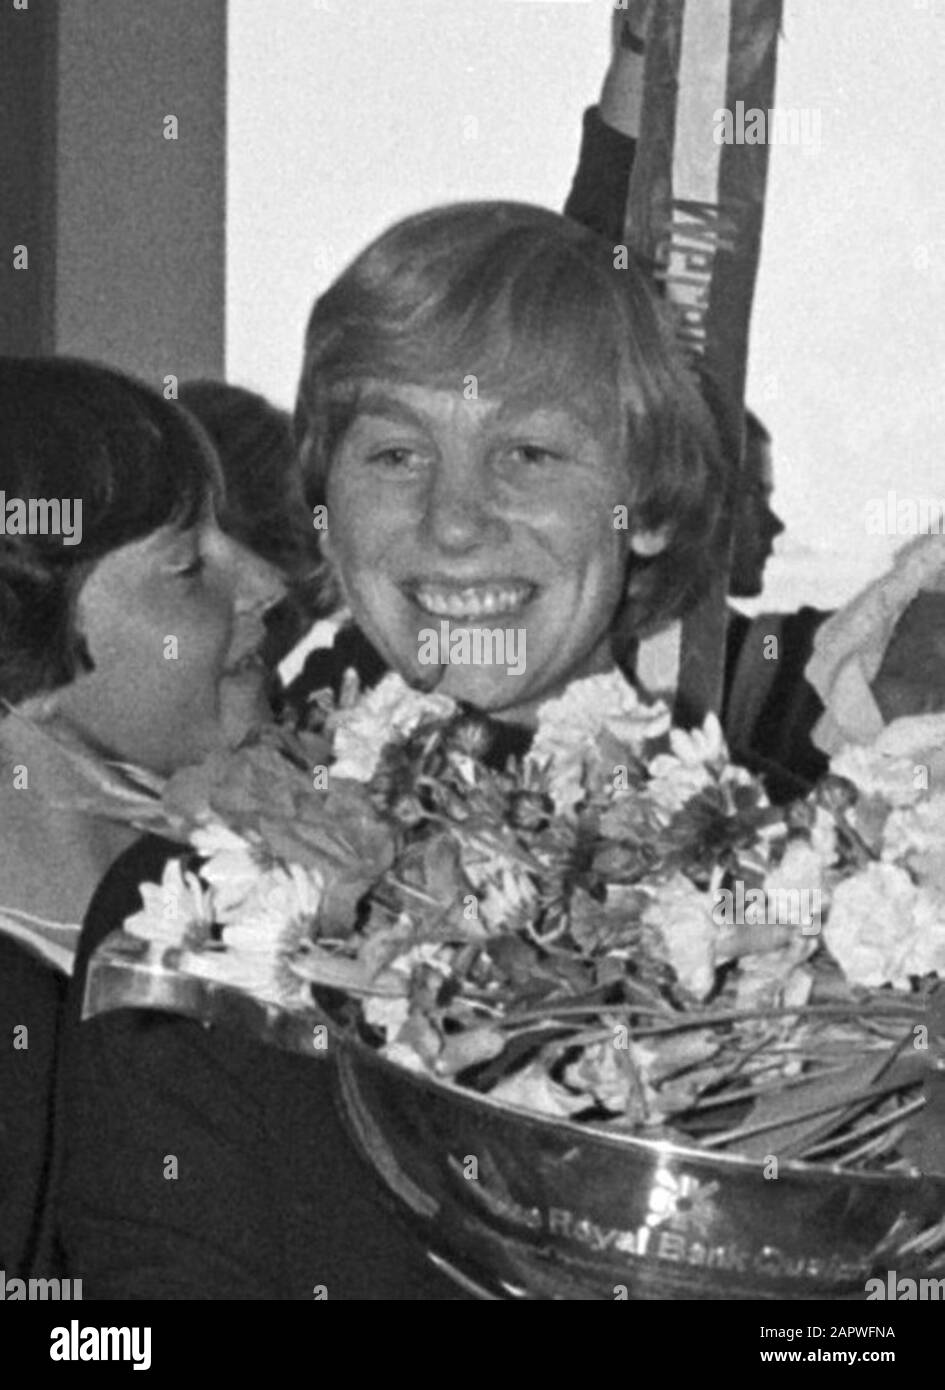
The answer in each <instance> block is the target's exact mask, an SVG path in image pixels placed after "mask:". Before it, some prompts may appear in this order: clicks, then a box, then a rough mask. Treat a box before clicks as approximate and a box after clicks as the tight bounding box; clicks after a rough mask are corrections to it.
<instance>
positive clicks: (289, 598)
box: [178, 380, 317, 671]
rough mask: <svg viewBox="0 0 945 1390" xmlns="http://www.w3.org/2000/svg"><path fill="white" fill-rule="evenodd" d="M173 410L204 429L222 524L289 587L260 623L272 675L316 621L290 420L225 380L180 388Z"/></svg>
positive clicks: (310, 550) (308, 535) (310, 544)
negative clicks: (213, 459) (219, 473)
mask: <svg viewBox="0 0 945 1390" xmlns="http://www.w3.org/2000/svg"><path fill="white" fill-rule="evenodd" d="M178 404H179V405H182V406H183V407H184V408H185V409H186V410H187V411H188V412H189V413H190V414H191V415H192V416H193V417H194V418H195V419H196V420H197V421H198V423H199V424H200V425H201V426H202V427H203V429H204V430H205V432H206V433H207V435H208V436H209V438H210V442H211V443H212V444H213V447H214V449H215V450H216V453H217V457H218V458H219V460H220V464H221V466H222V469H223V476H224V481H225V485H226V501H225V504H224V510H223V513H222V515H221V516H220V518H219V520H220V525H221V527H222V528H223V530H224V531H226V532H228V534H229V535H231V536H233V537H234V539H236V540H237V541H239V542H240V543H241V544H242V545H245V546H246V547H247V549H248V550H252V551H253V552H254V553H255V554H256V555H259V556H260V557H261V558H262V559H264V560H266V561H267V562H268V563H269V564H272V565H275V566H276V567H277V568H278V569H279V570H281V572H282V574H283V575H284V577H285V579H286V582H287V584H288V586H289V589H288V593H287V594H286V597H285V599H284V600H283V601H282V603H280V604H279V605H278V606H277V607H276V608H274V609H273V610H272V611H271V612H270V613H269V615H268V616H267V619H266V640H265V643H264V645H263V648H262V659H263V661H264V662H265V664H266V667H267V668H268V669H269V670H270V671H272V670H274V669H275V667H276V666H277V665H278V663H279V662H280V661H281V660H282V658H283V657H284V656H285V654H286V653H287V652H288V651H290V650H291V649H292V647H294V646H295V644H296V643H297V642H298V640H299V638H300V637H301V636H302V635H303V633H304V632H305V631H306V630H307V628H308V627H309V626H310V625H311V623H312V622H313V621H314V620H315V617H316V616H317V613H316V602H315V597H314V595H313V593H312V589H311V584H310V580H311V575H312V573H313V571H314V565H315V560H316V558H317V551H316V547H315V544H314V538H313V533H312V529H311V526H310V524H309V513H308V512H307V511H306V507H305V498H304V496H303V494H302V483H301V476H300V473H299V467H298V457H297V454H296V449H295V443H294V440H293V438H292V419H291V416H290V415H289V414H288V412H287V411H284V410H279V409H278V407H276V406H274V405H272V403H271V402H270V401H267V400H266V398H265V397H264V396H260V395H258V394H257V393H256V392H255V391H247V390H246V389H245V388H244V387H242V386H231V385H229V384H228V383H227V382H224V381H209V380H196V381H188V382H185V383H184V384H183V385H182V386H181V388H180V393H179V398H178Z"/></svg>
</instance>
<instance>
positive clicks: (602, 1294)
mask: <svg viewBox="0 0 945 1390" xmlns="http://www.w3.org/2000/svg"><path fill="white" fill-rule="evenodd" d="M332 1050H333V1052H334V1054H335V1059H336V1062H337V1064H338V1065H337V1079H338V1093H339V1101H340V1104H341V1109H342V1113H343V1114H344V1116H345V1118H346V1121H347V1123H348V1125H349V1128H350V1129H351V1132H352V1134H353V1136H354V1138H355V1141H356V1142H357V1144H358V1145H359V1147H360V1148H361V1149H362V1150H363V1152H364V1153H365V1154H366V1155H367V1157H368V1158H369V1160H370V1162H371V1163H372V1165H373V1166H374V1168H375V1169H376V1171H377V1172H378V1173H379V1175H380V1177H381V1178H382V1180H383V1182H384V1183H385V1184H386V1186H387V1187H388V1188H389V1190H390V1191H391V1192H392V1193H394V1194H395V1196H396V1198H397V1199H398V1201H399V1204H400V1205H401V1206H402V1208H403V1209H404V1210H405V1211H406V1212H409V1213H410V1215H411V1220H412V1222H413V1224H414V1226H415V1228H417V1229H418V1230H419V1234H420V1235H421V1237H422V1238H423V1239H424V1240H425V1241H426V1242H427V1244H428V1246H429V1248H430V1250H431V1252H432V1257H433V1258H434V1260H435V1261H439V1262H440V1267H441V1268H442V1267H444V1266H446V1267H447V1272H451V1273H454V1274H455V1275H456V1276H458V1277H459V1279H460V1281H466V1283H467V1284H468V1285H469V1286H470V1287H471V1288H475V1289H476V1290H477V1291H478V1292H479V1293H480V1296H483V1297H491V1298H503V1299H522V1298H526V1299H548V1298H552V1299H554V1298H559V1299H589V1300H593V1299H610V1300H614V1299H622V1298H627V1299H673V1298H695V1299H758V1298H769V1299H820V1298H827V1299H856V1298H860V1299H863V1298H865V1296H866V1290H865V1283H866V1280H867V1278H869V1277H870V1276H871V1275H876V1274H879V1275H881V1276H882V1277H883V1278H884V1279H885V1277H886V1274H887V1271H889V1270H896V1271H897V1274H898V1276H900V1277H902V1276H907V1277H913V1278H918V1277H923V1276H932V1275H933V1274H934V1275H936V1277H940V1276H941V1275H943V1274H945V1179H942V1178H922V1177H909V1176H905V1175H892V1174H890V1175H883V1174H878V1175H870V1174H850V1173H844V1172H843V1171H841V1170H838V1169H830V1168H826V1167H816V1166H814V1165H805V1164H798V1163H794V1164H791V1163H783V1164H781V1165H780V1167H779V1175H778V1176H777V1177H776V1178H770V1177H769V1178H766V1177H765V1176H764V1166H763V1165H762V1164H761V1163H758V1162H754V1161H751V1160H748V1159H741V1158H725V1157H718V1156H713V1155H709V1154H706V1153H703V1152H700V1151H698V1150H695V1149H683V1148H677V1147H674V1146H672V1145H667V1144H659V1143H654V1142H651V1141H648V1140H642V1139H635V1138H632V1137H627V1136H622V1135H613V1134H607V1133H605V1132H603V1131H600V1130H596V1131H595V1130H590V1129H588V1128H587V1127H584V1126H578V1125H575V1124H573V1123H571V1122H568V1121H558V1120H553V1119H550V1118H549V1119H546V1118H543V1117H539V1116H533V1115H530V1114H527V1113H525V1112H523V1111H520V1110H517V1109H516V1108H514V1107H512V1106H509V1105H505V1104H502V1103H500V1102H496V1101H491V1100H489V1099H487V1098H483V1097H480V1096H476V1095H474V1094H472V1093H470V1092H464V1091H461V1090H459V1089H456V1088H453V1087H450V1086H447V1085H446V1084H445V1083H440V1082H437V1081H434V1080H430V1079H428V1078H426V1077H421V1076H415V1075H413V1074H411V1073H409V1072H407V1071H405V1070H403V1069H402V1068H400V1067H396V1066H394V1065H393V1064H392V1063H390V1062H388V1061H386V1060H385V1059H384V1058H382V1057H380V1056H379V1055H378V1054H377V1053H375V1052H373V1051H371V1049H370V1048H368V1047H366V1046H365V1045H364V1044H362V1043H360V1042H358V1041H355V1040H353V1039H351V1038H350V1037H347V1036H342V1035H341V1034H340V1033H339V1032H335V1034H334V1036H333V1040H332Z"/></svg>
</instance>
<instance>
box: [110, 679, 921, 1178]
mask: <svg viewBox="0 0 945 1390" xmlns="http://www.w3.org/2000/svg"><path fill="white" fill-rule="evenodd" d="M349 694H350V692H349ZM309 722H310V727H309V728H308V729H307V730H306V731H305V732H303V733H291V734H290V733H289V732H287V731H286V730H284V729H281V728H279V727H273V728H272V729H270V730H268V731H266V732H264V733H262V734H261V735H260V736H259V737H258V739H257V740H256V741H254V742H253V743H251V744H249V745H247V746H244V747H243V748H240V749H239V750H237V751H235V752H232V753H226V754H217V755H214V756H213V757H212V758H210V759H209V760H208V761H207V762H205V763H204V764H202V765H201V766H199V767H196V768H189V769H186V770H184V771H182V772H180V773H177V774H176V775H174V776H173V777H171V778H170V779H169V780H168V781H167V782H166V783H164V784H163V785H158V784H156V783H153V782H152V783H150V784H149V785H147V786H145V785H144V784H140V793H141V799H140V803H139V804H138V806H137V809H136V817H137V819H138V823H140V824H142V825H147V826H149V827H152V828H153V827H160V828H161V829H162V831H163V833H165V834H168V835H171V836H172V837H174V838H177V839H179V840H180V841H181V842H182V847H181V853H180V855H178V856H176V857H174V858H172V859H170V860H169V861H168V863H167V866H166V868H165V872H164V877H163V881H162V883H160V884H155V885H149V884H145V885H143V887H142V899H143V907H142V910H141V911H140V912H138V913H137V914H136V915H135V916H133V917H131V918H130V919H128V921H127V922H126V924H125V931H124V935H123V936H122V937H120V938H119V939H116V940H113V941H110V942H108V943H106V944H105V947H104V948H102V950H101V951H100V953H99V958H97V960H96V961H93V965H92V970H91V975H90V993H91V994H92V995H93V996H94V997H95V999H96V1005H95V1008H96V1011H97V1010H98V1009H100V1008H103V1007H118V1006H119V1005H121V1004H122V1003H123V1002H127V1000H126V999H125V998H123V997H122V984H121V981H122V974H121V969H120V963H121V961H122V959H124V960H131V959H133V960H134V961H135V963H136V968H137V967H138V966H140V964H141V961H142V958H146V962H147V967H148V969H149V970H151V971H157V972H162V973H163V974H165V975H166V976H167V977H168V978H170V979H172V980H181V981H184V980H187V981H191V982H192V981H193V980H195V979H198V980H202V981H204V982H206V986H207V989H208V991H209V992H210V995H212V993H213V992H214V991H218V990H223V991H227V992H233V991H235V992H237V993H238V994H241V995H244V996H249V997H250V998H252V999H254V1000H256V1001H258V1002H259V1003H260V1004H261V1005H264V1006H265V1009H266V1010H267V1011H268V1013H269V1014H270V1015H271V1014H272V1013H273V1012H277V1013H279V1014H287V1015H293V1014H297V1015H299V1016H301V1017H304V1018H310V1017H311V1016H312V1010H313V1004H314V1005H316V1006H317V1008H318V1009H319V1010H320V1011H323V1012H319V1013H318V1014H317V1015H316V1016H318V1017H324V1016H325V1014H326V1013H327V1015H328V1017H330V1019H331V1020H332V1023H333V1025H334V1026H335V1027H338V1028H341V1029H343V1030H349V1031H350V1032H351V1033H352V1034H354V1035H356V1036H358V1037H359V1038H360V1039H361V1040H362V1042H367V1043H369V1044H370V1045H373V1046H374V1047H376V1048H377V1049H379V1050H380V1051H381V1052H382V1053H383V1054H384V1055H385V1056H386V1057H388V1058H389V1059H390V1060H391V1061H393V1062H395V1063H396V1064H398V1065H400V1066H401V1067H404V1068H407V1069H409V1070H411V1071H413V1072H417V1073H422V1074H425V1075H428V1076H430V1077H434V1078H437V1079H438V1080H439V1081H440V1082H441V1083H442V1084H443V1085H447V1086H458V1087H462V1088H465V1089H467V1090H471V1091H474V1092H476V1093H478V1094H480V1095H485V1096H491V1097H492V1098H494V1099H497V1100H503V1101H505V1102H509V1103H511V1104H513V1105H515V1106H518V1107H521V1108H523V1109H525V1110H527V1111H531V1112H534V1113H540V1114H544V1115H549V1116H554V1117H558V1118H567V1119H569V1120H570V1121H572V1122H577V1123H586V1124H589V1125H593V1126H595V1127H597V1128H603V1129H604V1130H605V1131H620V1132H623V1133H633V1134H639V1135H643V1136H646V1137H650V1138H658V1139H664V1140H668V1141H672V1142H675V1143H680V1144H684V1145H687V1146H689V1147H693V1146H696V1147H702V1148H704V1149H706V1150H709V1151H715V1152H721V1153H737V1154H742V1155H746V1156H748V1157H753V1158H761V1157H763V1156H764V1155H768V1154H772V1153H774V1154H777V1155H779V1156H781V1157H783V1158H803V1159H808V1160H823V1161H828V1162H830V1163H831V1164H835V1165H841V1166H846V1167H849V1168H850V1169H859V1170H867V1171H890V1170H892V1171H899V1172H905V1173H915V1172H917V1171H923V1172H943V1171H945V1141H943V1134H945V1127H943V1118H945V1070H943V1069H945V1060H943V1058H945V991H943V990H940V989H939V978H940V977H942V976H945V849H943V844H945V795H943V794H938V793H937V792H933V791H932V790H930V788H932V787H934V786H936V785H937V780H936V779H937V776H938V773H939V771H940V770H945V768H943V767H942V766H941V765H942V764H943V762H945V757H943V754H942V753H941V752H940V751H939V752H936V748H937V747H938V748H939V749H940V748H941V746H942V738H941V731H940V721H937V720H936V719H934V718H933V717H928V718H923V719H916V720H904V721H899V724H900V725H901V726H908V727H899V726H897V725H893V726H891V727H890V729H889V730H887V731H886V733H885V734H884V736H883V737H882V738H881V739H880V740H879V741H878V742H877V744H876V745H874V746H873V747H871V748H869V749H862V748H856V749H850V750H848V751H847V752H846V753H844V754H841V755H839V756H838V757H837V758H836V759H835V760H834V763H833V765H832V772H831V775H830V776H829V777H828V778H827V779H826V780H825V782H824V783H823V784H822V785H821V786H819V787H818V788H817V789H816V790H815V791H814V792H812V793H811V794H810V795H809V796H808V797H807V798H806V799H803V800H799V801H796V802H795V803H793V804H791V805H789V806H787V807H778V806H775V805H772V804H771V802H770V801H769V799H768V797H767V795H766V793H765V790H764V787H763V785H762V783H761V781H760V780H759V779H758V778H757V777H755V776H753V775H751V774H749V773H748V772H747V771H745V770H744V769H742V768H739V767H736V766H734V765H733V764H732V763H731V762H730V761H729V758H728V755H727V751H726V748H725V746H724V743H723V740H722V736H721V731H720V729H719V726H718V723H717V721H716V720H715V719H714V718H710V719H709V720H707V721H706V724H705V726H704V727H703V728H702V729H701V730H696V731H693V732H691V733H684V732H682V731H680V730H678V729H673V728H671V727H670V719H669V713H668V711H667V709H666V708H665V707H664V706H662V705H652V706H648V705H644V704H642V703H641V702H640V700H639V699H638V697H637V696H636V694H635V693H634V691H633V689H632V688H631V687H630V686H629V685H628V684H627V683H626V682H625V681H624V680H623V678H622V677H620V676H618V675H613V676H595V677H591V678H589V679H586V680H582V681H577V682H575V683H573V684H572V685H571V686H570V687H568V689H567V690H566V691H565V693H564V694H563V696H562V697H561V698H559V699H556V700H552V701H550V702H548V703H546V704H545V705H544V706H543V707H542V708H541V710H540V711H539V718H538V726H537V730H536V732H535V735H534V738H533V740H532V742H531V746H530V747H529V748H528V750H527V752H525V753H523V754H521V755H519V756H509V757H507V758H506V759H505V760H504V761H501V760H500V759H499V758H498V757H497V756H496V752H495V749H496V745H497V736H496V735H497V726H496V725H495V724H494V723H492V722H491V721H489V720H488V719H485V718H484V717H483V716H481V715H480V714H478V713H476V712H474V711H471V710H469V709H467V708H463V707H461V706H458V705H457V704H456V703H455V702H453V701H452V700H450V699H448V698H446V697H443V696H438V695H435V694H433V695H430V694H423V693H418V692H415V691H413V690H411V689H410V688H409V687H408V686H406V685H405V684H404V682H403V681H401V680H400V678H399V677H397V676H393V675H392V676H388V677H386V678H385V679H384V680H383V681H382V682H381V684H380V685H379V686H378V687H377V688H376V689H374V690H373V691H370V692H367V693H365V694H363V695H361V696H360V697H359V698H348V697H346V698H344V699H342V700H341V701H340V703H339V704H338V705H337V706H336V705H335V703H334V702H333V701H332V700H331V699H330V698H329V697H328V696H325V697H324V698H320V699H319V700H318V701H317V702H316V703H315V704H314V705H313V708H312V717H311V720H310V721H309ZM499 742H501V740H499ZM116 962H117V963H118V967H119V968H118V969H117V971H116ZM103 968H107V969H108V970H109V971H110V974H109V976H108V980H109V984H108V989H107V991H105V994H104V995H103V991H102V990H101V989H100V988H99V989H98V990H96V988H95V979H96V972H97V971H100V970H102V969H103ZM181 997H182V999H183V992H182V995H181ZM193 997H194V996H193V992H192V991H190V992H189V993H188V994H187V998H188V999H192V998H193ZM201 997H204V998H206V997H209V995H205V996H201ZM181 1007H186V1006H185V1005H184V1004H182V1005H181ZM191 1007H192V1006H191Z"/></svg>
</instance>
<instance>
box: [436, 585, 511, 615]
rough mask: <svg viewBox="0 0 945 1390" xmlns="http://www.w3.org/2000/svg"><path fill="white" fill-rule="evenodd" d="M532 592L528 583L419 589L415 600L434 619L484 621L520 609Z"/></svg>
mask: <svg viewBox="0 0 945 1390" xmlns="http://www.w3.org/2000/svg"><path fill="white" fill-rule="evenodd" d="M532 590H533V586H532V585H531V584H520V585H516V586H512V587H509V588H483V587H478V588H471V589H432V588H430V589H427V588H422V589H417V590H416V599H417V602H418V603H419V604H420V606H421V607H422V608H425V609H426V610H427V612H428V613H432V614H433V615H434V616H435V617H437V618H486V617H495V616H496V614H498V613H512V612H514V611H515V610H516V609H517V608H521V606H522V604H523V603H525V601H526V600H527V599H528V598H530V596H531V594H532Z"/></svg>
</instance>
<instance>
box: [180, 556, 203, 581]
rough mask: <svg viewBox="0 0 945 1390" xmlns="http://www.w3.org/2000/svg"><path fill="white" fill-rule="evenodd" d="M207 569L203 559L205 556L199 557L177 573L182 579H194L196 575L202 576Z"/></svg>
mask: <svg viewBox="0 0 945 1390" xmlns="http://www.w3.org/2000/svg"><path fill="white" fill-rule="evenodd" d="M205 568H206V562H205V560H204V559H203V556H201V555H198V556H196V557H195V558H194V559H193V560H191V562H190V564H189V565H185V566H184V568H183V569H179V570H177V571H176V573H177V575H178V576H179V577H180V578H181V579H193V578H194V577H195V576H196V575H198V574H200V573H201V572H202V571H203V570H204V569H205Z"/></svg>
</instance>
